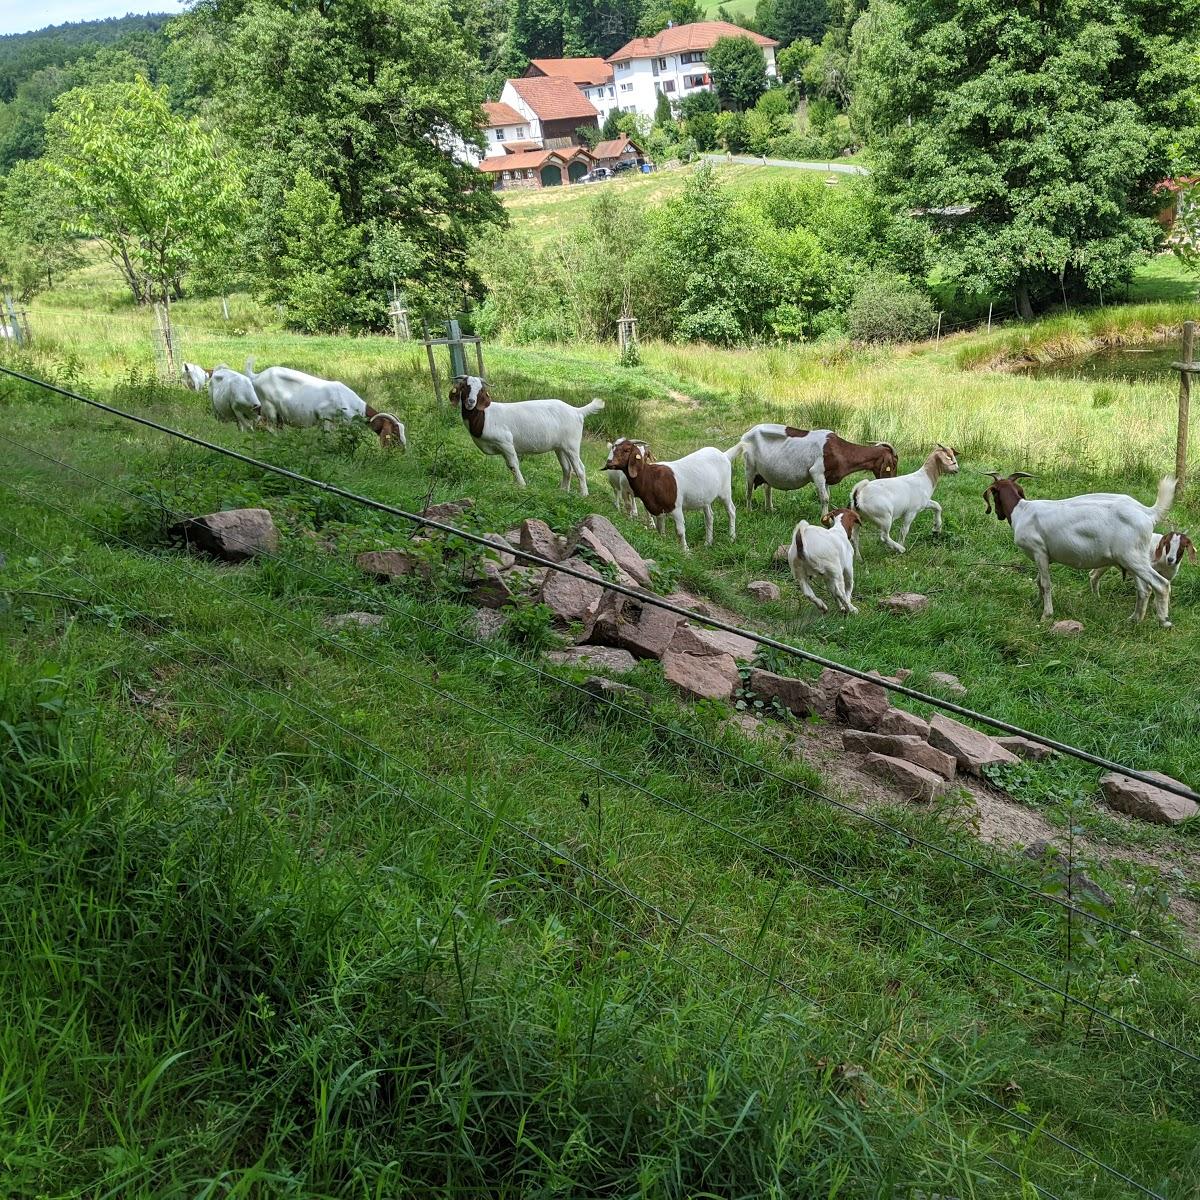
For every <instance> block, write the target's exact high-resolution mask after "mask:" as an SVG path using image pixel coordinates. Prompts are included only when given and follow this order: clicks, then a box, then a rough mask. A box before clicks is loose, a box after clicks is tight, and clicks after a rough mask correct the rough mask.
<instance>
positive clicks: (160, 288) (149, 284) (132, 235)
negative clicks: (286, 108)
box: [45, 77, 245, 303]
mask: <svg viewBox="0 0 1200 1200" xmlns="http://www.w3.org/2000/svg"><path fill="white" fill-rule="evenodd" d="M45 161H46V170H47V171H48V172H49V175H50V177H51V179H52V180H53V181H54V183H55V184H56V185H57V188H58V190H59V192H60V193H61V196H62V200H63V211H64V212H65V213H66V214H67V221H68V223H69V226H70V228H71V231H72V232H74V233H76V234H78V235H80V236H83V237H91V238H96V239H98V240H99V241H100V242H101V243H103V245H104V246H105V247H106V248H107V249H108V251H109V254H110V255H111V256H112V259H113V262H114V263H115V264H116V265H117V266H118V268H119V269H120V270H121V272H122V274H123V275H124V277H125V279H126V282H127V283H128V284H129V287H130V290H131V291H132V293H133V296H134V298H135V299H136V300H137V301H138V302H139V303H141V302H145V301H150V300H163V301H168V302H169V300H170V298H171V296H172V295H173V294H175V293H176V292H177V291H178V288H179V285H180V281H181V280H182V278H183V275H184V273H185V272H186V271H189V270H193V269H195V267H196V266H197V265H199V264H203V263H204V262H205V261H206V260H207V259H209V258H210V257H212V256H214V255H218V254H220V253H221V248H222V247H223V245H224V244H225V243H226V241H227V240H228V239H229V238H230V237H232V236H234V234H235V233H236V231H237V230H238V229H239V228H240V226H241V223H242V219H243V213H244V194H245V189H244V183H243V179H242V175H241V172H240V170H239V169H238V165H237V162H236V160H235V159H234V158H232V157H231V156H230V155H228V154H223V153H222V152H221V150H220V148H219V147H218V145H217V142H216V139H215V138H214V136H213V135H212V134H211V133H209V132H207V131H206V130H205V129H203V128H202V127H201V125H200V124H199V122H198V121H196V120H194V119H192V120H188V119H186V118H182V117H178V116H176V115H175V114H173V113H172V112H171V110H170V106H169V105H168V103H167V97H166V91H165V89H163V88H153V87H151V86H150V84H149V83H147V82H146V80H145V79H143V78H141V77H138V78H137V79H135V80H134V81H132V82H131V83H107V84H100V85H97V86H95V87H90V88H75V89H73V90H72V91H70V92H67V93H66V94H65V95H64V96H61V97H60V98H59V99H58V101H57V103H56V106H55V111H54V113H53V115H52V116H51V118H50V120H49V122H48V123H47V130H46V160H45Z"/></svg>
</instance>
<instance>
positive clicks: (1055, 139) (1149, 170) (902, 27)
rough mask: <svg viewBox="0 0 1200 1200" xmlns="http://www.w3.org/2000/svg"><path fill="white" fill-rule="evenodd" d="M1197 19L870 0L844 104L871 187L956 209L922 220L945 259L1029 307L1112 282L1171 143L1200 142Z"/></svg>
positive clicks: (1132, 259) (1115, 9)
mask: <svg viewBox="0 0 1200 1200" xmlns="http://www.w3.org/2000/svg"><path fill="white" fill-rule="evenodd" d="M1198 20H1200V3H1198V0H1141V2H1140V3H1138V4H1136V5H1133V6H1130V5H1127V4H1124V3H1121V2H1120V0H1087V2H1085V0H1061V2H1055V3H1047V2H1045V0H1041V2H1039V3H1036V4H1028V5H1026V4H1021V5H1017V6H1016V7H1013V6H1011V5H996V4H995V3H993V2H992V0H874V3H873V4H872V8H871V10H870V11H869V13H868V14H867V15H866V16H865V17H863V18H860V20H859V21H858V22H857V24H856V26H855V32H854V38H853V43H854V44H853V52H854V58H855V60H856V68H855V79H856V85H855V86H856V92H855V102H854V110H853V111H854V115H855V120H856V123H857V125H858V127H859V128H860V129H861V130H864V131H865V132H866V133H867V135H868V137H869V139H870V142H871V145H872V157H873V162H874V178H875V180H876V183H877V186H878V187H879V188H880V189H881V192H882V194H884V195H891V196H894V197H895V199H896V201H897V202H898V203H899V204H900V205H903V206H906V207H910V208H921V209H927V210H942V211H943V212H944V211H945V210H949V209H954V210H956V211H955V212H954V213H953V214H952V215H950V214H947V215H944V216H938V215H937V214H936V213H935V214H934V216H933V217H932V218H931V219H933V220H934V221H936V222H937V227H938V231H939V232H938V238H939V244H940V247H941V253H940V256H939V257H940V258H941V261H942V265H943V268H944V269H945V270H946V271H947V272H948V273H949V274H950V275H951V277H952V278H954V279H955V280H956V281H957V282H959V283H960V284H961V285H963V286H964V287H967V288H969V289H972V290H974V291H976V292H979V293H984V294H988V293H990V294H1004V293H1007V294H1009V295H1011V296H1012V297H1013V299H1014V302H1015V306H1016V308H1017V310H1018V312H1019V313H1021V314H1022V315H1024V316H1029V315H1031V314H1032V312H1033V310H1034V308H1035V307H1036V306H1038V305H1039V304H1043V305H1044V304H1045V303H1047V302H1049V301H1052V300H1065V299H1066V298H1067V297H1068V296H1070V295H1072V294H1075V295H1091V294H1095V293H1096V292H1097V291H1098V290H1099V289H1105V290H1109V289H1112V288H1114V287H1115V286H1117V285H1119V284H1121V283H1122V282H1124V281H1125V280H1126V279H1128V277H1129V275H1130V273H1131V272H1132V270H1133V268H1134V267H1135V265H1136V264H1137V262H1138V260H1139V258H1140V257H1141V256H1143V255H1145V254H1146V253H1147V252H1148V251H1149V250H1150V249H1151V248H1152V246H1153V245H1154V243H1155V239H1156V236H1157V227H1156V225H1155V222H1154V221H1153V220H1152V214H1153V213H1154V211H1155V209H1156V208H1157V207H1158V206H1159V201H1158V199H1157V198H1156V197H1155V196H1154V194H1153V189H1154V185H1155V183H1156V182H1157V181H1158V180H1160V179H1162V178H1163V176H1164V175H1165V174H1166V173H1167V169H1168V155H1169V149H1170V146H1171V143H1172V142H1173V141H1174V140H1176V139H1178V138H1179V137H1180V136H1181V135H1182V136H1183V137H1184V138H1185V139H1190V141H1191V143H1192V144H1193V145H1194V143H1195V140H1196V136H1197V134H1196V126H1197V120H1196V114H1197V95H1196V88H1195V50H1194V47H1195V29H1196V25H1197V21H1198ZM964 210H965V211H964Z"/></svg>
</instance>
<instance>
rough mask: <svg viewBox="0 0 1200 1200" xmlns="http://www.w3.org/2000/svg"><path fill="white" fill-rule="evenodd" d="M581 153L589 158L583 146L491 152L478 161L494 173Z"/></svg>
mask: <svg viewBox="0 0 1200 1200" xmlns="http://www.w3.org/2000/svg"><path fill="white" fill-rule="evenodd" d="M580 155H582V156H583V157H584V158H587V159H590V158H591V157H592V155H591V153H590V152H589V151H588V150H586V149H585V148H584V147H583V146H569V147H566V146H565V147H563V149H561V150H519V151H518V152H517V153H516V154H505V155H503V156H501V155H499V154H493V155H491V156H489V157H488V158H485V159H482V160H481V161H480V163H479V169H480V170H481V171H487V172H488V173H489V174H495V172H497V171H523V170H525V168H526V167H540V166H541V165H542V164H543V163H545V162H546V161H547V160H548V159H551V158H556V159H558V161H559V162H561V163H569V162H570V161H571V159H573V158H578V157H580Z"/></svg>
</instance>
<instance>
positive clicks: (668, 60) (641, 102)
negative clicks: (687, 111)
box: [608, 21, 779, 119]
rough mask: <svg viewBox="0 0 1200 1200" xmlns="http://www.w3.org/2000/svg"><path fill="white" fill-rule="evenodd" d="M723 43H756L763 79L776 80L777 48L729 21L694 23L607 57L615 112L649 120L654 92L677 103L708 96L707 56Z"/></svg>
mask: <svg viewBox="0 0 1200 1200" xmlns="http://www.w3.org/2000/svg"><path fill="white" fill-rule="evenodd" d="M723 37H748V38H750V39H751V40H752V41H754V42H756V43H757V44H758V45H759V46H760V47H761V48H762V52H763V60H764V70H765V73H766V75H767V77H768V78H771V79H774V78H775V74H776V72H775V47H776V46H778V45H779V43H778V42H776V41H774V40H772V39H771V38H769V37H763V35H762V34H761V33H754V32H752V31H751V30H749V29H742V28H741V26H739V25H731V24H730V23H729V22H728V21H697V22H696V23H695V24H693V25H676V26H675V27H674V28H671V29H664V30H663V31H662V33H659V34H655V36H654V37H648V38H634V39H633V41H631V42H627V43H626V44H625V45H624V46H622V47H621V49H620V50H618V51H617V52H616V54H611V55H609V58H608V62H609V63H610V64H611V66H612V69H613V86H614V87H615V89H616V102H617V107H618V108H619V109H620V110H621V111H622V112H635V113H637V114H638V115H639V116H642V117H649V118H651V119H653V117H654V110H655V108H656V107H657V105H658V94H659V92H664V93H665V94H666V95H667V97H668V98H669V99H670V100H671V101H673V102H675V103H678V102H679V101H680V100H683V99H684V98H685V97H687V96H691V95H694V94H695V93H696V92H700V91H707V90H709V89H710V88H711V87H712V77H711V76H710V75H709V73H708V63H707V58H706V56H707V54H708V51H709V50H711V49H712V48H713V46H714V45H715V44H716V42H717V40H718V39H719V38H723Z"/></svg>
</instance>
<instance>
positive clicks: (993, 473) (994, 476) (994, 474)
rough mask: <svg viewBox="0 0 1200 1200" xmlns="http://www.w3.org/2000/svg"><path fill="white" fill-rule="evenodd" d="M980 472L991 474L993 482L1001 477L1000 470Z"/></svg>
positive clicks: (981, 473)
mask: <svg viewBox="0 0 1200 1200" xmlns="http://www.w3.org/2000/svg"><path fill="white" fill-rule="evenodd" d="M979 474H980V475H990V476H991V477H992V482H993V483H995V481H996V480H997V479H999V478H1000V472H999V471H980V472H979Z"/></svg>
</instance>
